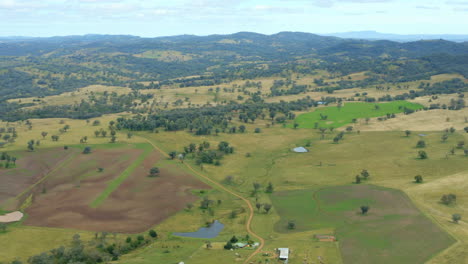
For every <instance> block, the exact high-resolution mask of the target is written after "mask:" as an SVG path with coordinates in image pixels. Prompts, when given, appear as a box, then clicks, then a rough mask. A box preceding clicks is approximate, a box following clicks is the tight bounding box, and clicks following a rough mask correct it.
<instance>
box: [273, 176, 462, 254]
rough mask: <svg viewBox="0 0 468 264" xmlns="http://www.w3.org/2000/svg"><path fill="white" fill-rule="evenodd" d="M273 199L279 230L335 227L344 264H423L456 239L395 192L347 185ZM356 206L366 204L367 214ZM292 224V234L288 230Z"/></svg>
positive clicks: (295, 192) (299, 192) (403, 196)
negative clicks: (278, 216)
mask: <svg viewBox="0 0 468 264" xmlns="http://www.w3.org/2000/svg"><path fill="white" fill-rule="evenodd" d="M272 199H273V204H274V205H275V206H276V207H277V211H278V213H279V215H280V216H281V220H280V221H279V222H278V224H277V225H276V226H275V227H276V229H277V230H278V231H279V232H291V231H301V230H308V229H319V228H325V227H329V228H332V227H333V228H336V229H335V230H336V232H335V235H336V237H337V239H338V241H339V242H340V249H341V254H342V256H343V261H344V263H377V262H378V263H396V262H400V263H423V262H424V261H426V260H428V259H429V258H430V257H431V256H433V255H434V254H435V253H437V252H439V251H441V250H442V249H444V248H446V247H448V246H449V245H450V244H452V243H454V241H455V240H454V239H453V238H451V237H450V236H449V235H448V234H447V233H445V232H444V231H442V230H441V229H440V228H439V227H438V226H437V225H435V224H434V223H432V222H431V221H430V220H429V219H428V218H427V217H425V216H424V215H423V214H422V213H421V212H419V210H418V209H417V208H416V207H415V206H414V205H412V203H411V201H410V200H409V199H408V197H407V196H406V195H405V194H404V193H402V192H401V191H398V190H395V189H388V188H382V187H377V186H372V185H347V186H336V187H328V188H324V189H319V190H301V191H289V192H279V193H277V194H275V195H273V196H272ZM361 205H368V206H370V210H369V212H368V213H367V214H366V215H362V214H361V213H360V206H361ZM291 220H293V221H295V222H296V225H297V229H296V230H288V229H287V222H288V221H291ZM415 241H418V243H414V242H415Z"/></svg>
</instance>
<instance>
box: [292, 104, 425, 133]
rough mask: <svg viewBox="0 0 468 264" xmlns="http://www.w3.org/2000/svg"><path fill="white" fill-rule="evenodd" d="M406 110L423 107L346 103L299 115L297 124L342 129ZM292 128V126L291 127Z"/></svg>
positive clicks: (305, 126) (303, 126) (416, 105)
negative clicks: (358, 121) (353, 121)
mask: <svg viewBox="0 0 468 264" xmlns="http://www.w3.org/2000/svg"><path fill="white" fill-rule="evenodd" d="M405 108H408V109H412V110H418V109H422V105H419V104H413V103H409V102H406V101H393V102H389V103H345V104H344V105H343V106H329V107H322V108H317V109H316V110H315V111H313V112H310V113H306V114H301V115H299V116H298V117H297V118H296V120H295V122H296V123H297V124H298V125H299V127H300V128H315V123H318V127H324V128H328V127H333V128H337V127H341V126H344V125H347V124H349V123H351V122H352V120H353V119H361V118H371V117H379V116H385V115H387V114H396V113H402V112H403V111H404V109H405ZM290 126H291V125H290Z"/></svg>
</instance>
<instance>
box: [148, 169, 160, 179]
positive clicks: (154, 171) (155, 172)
mask: <svg viewBox="0 0 468 264" xmlns="http://www.w3.org/2000/svg"><path fill="white" fill-rule="evenodd" d="M149 175H150V177H156V176H158V175H159V168H158V167H153V168H151V169H150V171H149Z"/></svg>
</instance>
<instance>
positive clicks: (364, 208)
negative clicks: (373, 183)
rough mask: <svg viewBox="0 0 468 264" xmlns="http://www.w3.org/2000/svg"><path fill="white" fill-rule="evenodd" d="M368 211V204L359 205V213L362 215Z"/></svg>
mask: <svg viewBox="0 0 468 264" xmlns="http://www.w3.org/2000/svg"><path fill="white" fill-rule="evenodd" d="M368 211H369V206H368V205H362V206H361V213H362V214H363V215H365V214H367V212H368Z"/></svg>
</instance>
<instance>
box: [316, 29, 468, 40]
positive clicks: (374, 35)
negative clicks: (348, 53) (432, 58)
mask: <svg viewBox="0 0 468 264" xmlns="http://www.w3.org/2000/svg"><path fill="white" fill-rule="evenodd" d="M320 35H323V36H333V37H338V38H347V39H366V40H392V41H398V42H408V41H417V40H433V39H444V40H449V41H455V42H464V41H468V35H455V34H412V35H399V34H390V33H379V32H376V31H352V32H343V33H330V34H320Z"/></svg>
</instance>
